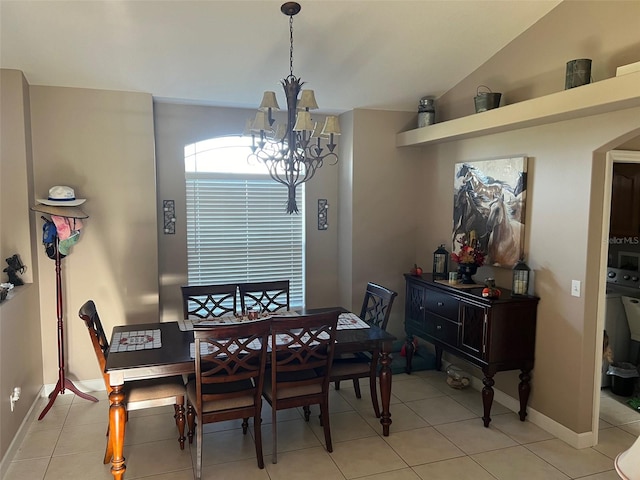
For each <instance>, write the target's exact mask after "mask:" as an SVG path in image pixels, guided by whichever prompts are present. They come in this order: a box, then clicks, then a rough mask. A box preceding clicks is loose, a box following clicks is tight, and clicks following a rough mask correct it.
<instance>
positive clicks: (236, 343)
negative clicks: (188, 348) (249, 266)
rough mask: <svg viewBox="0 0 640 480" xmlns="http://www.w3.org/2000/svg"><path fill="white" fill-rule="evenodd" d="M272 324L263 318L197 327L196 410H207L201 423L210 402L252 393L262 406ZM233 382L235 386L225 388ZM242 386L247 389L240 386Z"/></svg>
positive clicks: (256, 401)
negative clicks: (206, 405) (253, 320)
mask: <svg viewBox="0 0 640 480" xmlns="http://www.w3.org/2000/svg"><path fill="white" fill-rule="evenodd" d="M270 324H271V322H270V321H269V320H262V321H258V322H247V323H239V324H233V325H220V326H216V327H214V328H208V329H199V328H196V329H194V338H195V370H196V394H197V412H199V413H200V412H204V413H203V415H204V418H201V422H203V420H204V422H203V423H207V419H206V416H207V412H206V409H205V410H203V405H204V404H206V403H207V402H221V401H230V403H233V400H232V399H234V398H239V397H246V396H247V394H250V395H251V396H252V397H254V400H255V405H261V392H262V386H263V383H264V371H265V365H266V361H267V346H268V339H269V332H270ZM234 383H235V388H231V389H226V388H224V387H226V386H228V385H231V384H234ZM243 385H244V386H246V387H247V388H244V389H243V388H240V387H241V386H243ZM218 386H219V387H221V388H216V387H218ZM252 408H253V406H252ZM250 416H253V415H250ZM233 418H238V416H237V415H236V416H234V417H233Z"/></svg>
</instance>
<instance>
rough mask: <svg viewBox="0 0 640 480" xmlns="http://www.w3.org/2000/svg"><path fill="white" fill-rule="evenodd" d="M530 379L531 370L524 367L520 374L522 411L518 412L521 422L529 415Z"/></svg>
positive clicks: (519, 387) (519, 386) (519, 388)
mask: <svg viewBox="0 0 640 480" xmlns="http://www.w3.org/2000/svg"><path fill="white" fill-rule="evenodd" d="M530 380H531V376H530V375H529V370H527V369H524V368H523V369H522V373H521V374H520V384H519V385H518V394H519V397H520V411H519V412H518V413H519V414H520V421H521V422H524V419H525V417H526V416H527V403H529V393H530V392H531V385H529V381H530Z"/></svg>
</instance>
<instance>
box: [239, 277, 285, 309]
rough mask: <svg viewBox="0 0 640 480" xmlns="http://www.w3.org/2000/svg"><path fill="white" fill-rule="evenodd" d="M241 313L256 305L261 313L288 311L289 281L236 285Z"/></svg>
mask: <svg viewBox="0 0 640 480" xmlns="http://www.w3.org/2000/svg"><path fill="white" fill-rule="evenodd" d="M238 290H239V291H240V307H241V308H242V312H243V313H244V312H246V311H247V308H250V307H253V306H254V305H258V307H259V308H260V311H261V312H271V313H273V312H277V311H279V310H289V308H290V300H289V280H276V281H270V282H250V283H241V284H239V285H238Z"/></svg>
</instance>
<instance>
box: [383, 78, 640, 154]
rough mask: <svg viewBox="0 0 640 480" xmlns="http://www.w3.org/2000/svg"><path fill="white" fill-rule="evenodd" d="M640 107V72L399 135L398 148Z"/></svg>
mask: <svg viewBox="0 0 640 480" xmlns="http://www.w3.org/2000/svg"><path fill="white" fill-rule="evenodd" d="M637 106H640V72H634V73H629V74H627V75H622V76H620V77H613V78H608V79H606V80H602V81H600V82H595V83H590V84H588V85H583V86H581V87H576V88H572V89H569V90H563V91H561V92H556V93H552V94H550V95H545V96H543V97H539V98H534V99H531V100H525V101H522V102H518V103H514V104H511V105H505V106H504V107H500V108H496V109H493V110H488V111H486V112H482V113H476V114H473V115H469V116H467V117H461V118H456V119H453V120H449V121H446V122H442V123H436V124H433V125H427V126H426V127H421V128H416V129H414V130H408V131H406V132H400V133H398V134H397V135H396V146H397V147H409V146H420V145H430V144H436V143H443V142H451V141H454V140H461V139H464V138H473V137H479V136H482V135H489V134H493V133H500V132H508V131H511V130H517V129H520V128H526V127H533V126H537V125H543V124H548V123H554V122H560V121H563V120H570V119H573V118H579V117H587V116H590V115H597V114H601V113H607V112H611V111H614V110H623V109H625V108H632V107H637Z"/></svg>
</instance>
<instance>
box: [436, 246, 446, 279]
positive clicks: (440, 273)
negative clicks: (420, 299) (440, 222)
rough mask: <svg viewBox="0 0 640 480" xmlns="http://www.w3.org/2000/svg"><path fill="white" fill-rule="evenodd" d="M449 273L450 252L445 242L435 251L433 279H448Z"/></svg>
mask: <svg viewBox="0 0 640 480" xmlns="http://www.w3.org/2000/svg"><path fill="white" fill-rule="evenodd" d="M448 274H449V252H447V250H446V249H445V248H444V244H442V245H440V246H439V247H438V249H437V250H436V251H435V252H433V279H434V280H446V279H447V275H448Z"/></svg>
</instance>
